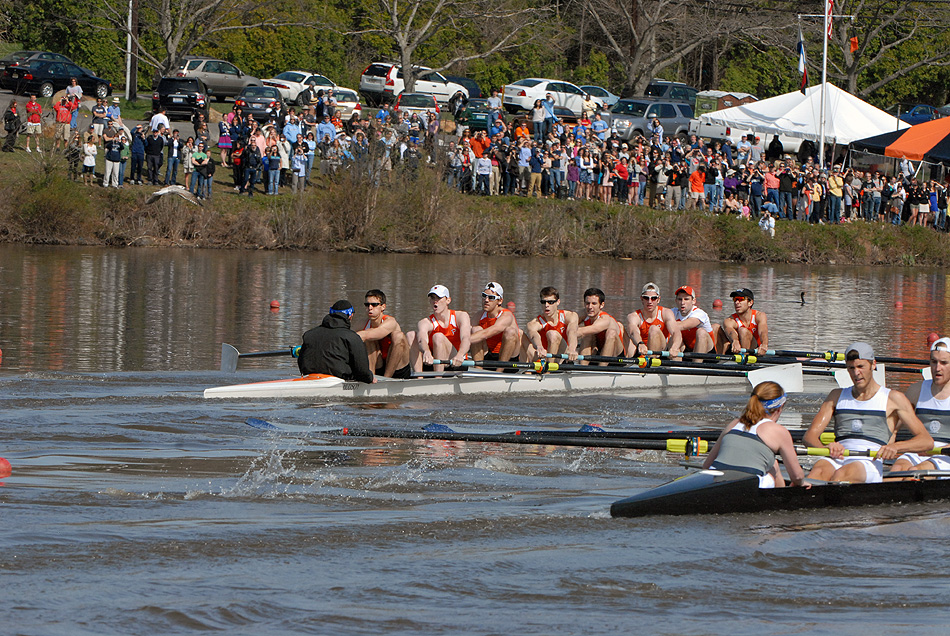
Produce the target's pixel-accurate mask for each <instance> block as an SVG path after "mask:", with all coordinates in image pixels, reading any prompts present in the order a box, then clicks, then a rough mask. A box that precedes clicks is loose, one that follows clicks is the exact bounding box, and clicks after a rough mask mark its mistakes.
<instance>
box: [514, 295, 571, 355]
mask: <svg viewBox="0 0 950 636" xmlns="http://www.w3.org/2000/svg"><path fill="white" fill-rule="evenodd" d="M540 300H541V305H542V306H543V309H542V310H541V313H540V314H539V315H538V316H537V317H536V318H534V319H533V320H532V321H531V322H529V323H528V326H527V327H525V330H524V336H523V338H522V345H521V346H522V354H523V355H524V357H525V360H526V361H528V362H534V361H535V360H541V361H543V360H544V359H545V358H546V357H547V355H548V354H549V353H552V354H554V353H560V354H567V358H568V360H570V361H571V362H573V361H574V360H576V359H577V322H578V319H577V314H576V313H574V312H573V311H569V310H566V309H561V308H560V306H561V295H560V293H559V292H558V290H557V289H555V288H554V287H545V288H543V289H542V290H541V293H540Z"/></svg>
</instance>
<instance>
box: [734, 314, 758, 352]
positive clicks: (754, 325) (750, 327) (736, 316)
mask: <svg viewBox="0 0 950 636" xmlns="http://www.w3.org/2000/svg"><path fill="white" fill-rule="evenodd" d="M751 311H752V317H751V318H749V324H745V323H744V322H742V320H740V319H739V314H732V319H733V320H735V321H736V329H738V328H739V327H745V328H746V329H748V330H749V331H751V332H752V337H753V338H755V344H757V345H760V344H762V341H761V340H760V339H759V325H758V323H757V322H756V321H755V315H756V313H757V312H756V311H755V310H754V309H753V310H751Z"/></svg>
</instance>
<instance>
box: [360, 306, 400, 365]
mask: <svg viewBox="0 0 950 636" xmlns="http://www.w3.org/2000/svg"><path fill="white" fill-rule="evenodd" d="M387 320H394V318H393V317H392V316H387V315H386V314H383V319H382V320H381V321H380V324H382V323H384V322H386V321H387ZM371 323H372V321H370V320H367V321H366V325H365V326H364V327H363V331H367V330H369V329H372V328H373V325H372V324H371ZM391 346H393V335H392V334H389V335H387V336H386V337H384V338H380V339H379V354H380V355H381V356H383V360H388V359H389V348H390V347H391Z"/></svg>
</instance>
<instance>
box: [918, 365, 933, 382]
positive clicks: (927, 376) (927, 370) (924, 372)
mask: <svg viewBox="0 0 950 636" xmlns="http://www.w3.org/2000/svg"><path fill="white" fill-rule="evenodd" d="M920 374H921V375H923V376H924V380H933V379H934V376H933V373H931V372H930V367H924V368H923V369H921V370H920Z"/></svg>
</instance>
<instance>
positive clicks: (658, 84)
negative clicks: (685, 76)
mask: <svg viewBox="0 0 950 636" xmlns="http://www.w3.org/2000/svg"><path fill="white" fill-rule="evenodd" d="M698 92H699V90H697V89H695V88H693V87H692V86H687V85H686V84H684V83H683V82H669V81H667V80H661V79H654V80H653V81H652V82H650V84H649V85H648V86H647V88H646V90H645V91H643V94H644V95H645V96H646V97H654V98H656V99H666V100H671V101H677V102H686V103H688V104H690V105H691V106H692V105H695V103H696V93H698Z"/></svg>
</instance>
